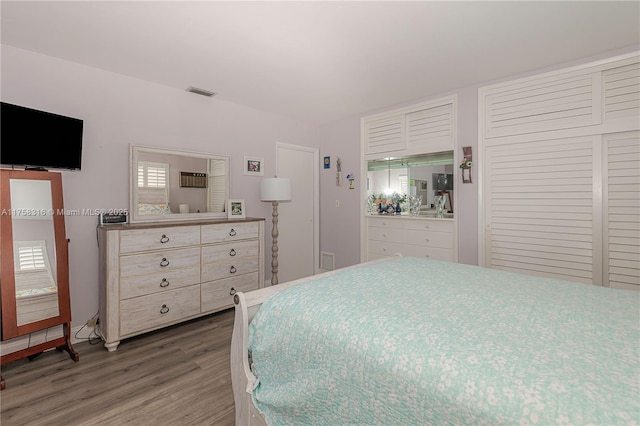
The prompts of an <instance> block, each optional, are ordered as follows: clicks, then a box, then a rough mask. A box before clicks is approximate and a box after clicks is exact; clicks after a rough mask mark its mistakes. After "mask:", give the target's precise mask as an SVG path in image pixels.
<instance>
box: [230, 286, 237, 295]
mask: <svg viewBox="0 0 640 426" xmlns="http://www.w3.org/2000/svg"><path fill="white" fill-rule="evenodd" d="M236 293H237V291H236V289H235V288H233V287H231V290H230V291H229V295H230V296H233V295H234V294H236Z"/></svg>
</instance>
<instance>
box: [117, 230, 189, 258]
mask: <svg viewBox="0 0 640 426" xmlns="http://www.w3.org/2000/svg"><path fill="white" fill-rule="evenodd" d="M197 244H200V227H199V226H171V227H166V228H149V229H132V230H127V231H120V253H133V252H137V251H148V250H166V249H170V248H175V247H187V246H192V245H197Z"/></svg>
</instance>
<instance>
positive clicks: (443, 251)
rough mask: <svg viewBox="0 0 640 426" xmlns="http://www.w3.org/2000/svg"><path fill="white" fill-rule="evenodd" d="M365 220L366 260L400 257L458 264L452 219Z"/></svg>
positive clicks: (390, 217)
mask: <svg viewBox="0 0 640 426" xmlns="http://www.w3.org/2000/svg"><path fill="white" fill-rule="evenodd" d="M366 220H367V260H374V259H379V258H382V257H388V256H395V255H397V254H401V255H403V256H414V257H426V258H431V259H436V260H445V261H448V262H454V261H457V259H456V255H455V251H454V235H455V233H454V220H453V219H446V218H421V217H420V218H416V217H412V216H368V217H367V218H366Z"/></svg>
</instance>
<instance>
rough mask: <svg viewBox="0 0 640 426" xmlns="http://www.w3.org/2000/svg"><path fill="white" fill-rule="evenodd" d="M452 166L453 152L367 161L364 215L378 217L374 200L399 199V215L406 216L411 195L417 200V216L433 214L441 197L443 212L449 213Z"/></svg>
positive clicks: (452, 180) (450, 206) (451, 193)
mask: <svg viewBox="0 0 640 426" xmlns="http://www.w3.org/2000/svg"><path fill="white" fill-rule="evenodd" d="M453 164H454V158H453V151H447V152H438V153H432V154H423V155H413V156H406V157H386V158H381V159H378V160H371V161H369V162H368V163H367V183H368V186H367V202H368V207H367V213H369V214H378V210H379V208H377V206H375V205H374V200H379V199H383V200H384V199H388V200H392V201H393V202H395V201H396V200H400V204H401V206H403V207H402V212H403V213H408V206H407V205H408V199H409V197H411V196H417V197H421V205H420V208H419V209H420V214H421V215H434V214H435V213H436V207H437V204H438V200H439V198H438V197H444V201H445V202H444V210H445V211H446V212H448V213H449V214H451V213H453V207H454V206H453V203H452V200H453V190H454V188H453V182H454V166H453ZM449 217H450V216H449Z"/></svg>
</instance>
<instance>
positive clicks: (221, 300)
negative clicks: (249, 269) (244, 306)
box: [200, 272, 259, 312]
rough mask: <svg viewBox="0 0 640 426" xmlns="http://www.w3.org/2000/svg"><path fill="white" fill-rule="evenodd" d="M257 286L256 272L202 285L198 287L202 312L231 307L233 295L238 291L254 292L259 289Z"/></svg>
mask: <svg viewBox="0 0 640 426" xmlns="http://www.w3.org/2000/svg"><path fill="white" fill-rule="evenodd" d="M258 284H259V283H258V273H257V272H253V273H251V274H245V275H240V276H238V277H233V278H225V279H223V280H218V281H213V282H208V283H204V284H202V285H201V286H200V287H201V299H202V312H207V311H213V310H216V309H220V308H223V307H227V306H232V305H233V295H234V294H236V293H237V292H238V291H251V290H256V289H257V288H258V287H259V285H258Z"/></svg>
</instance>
